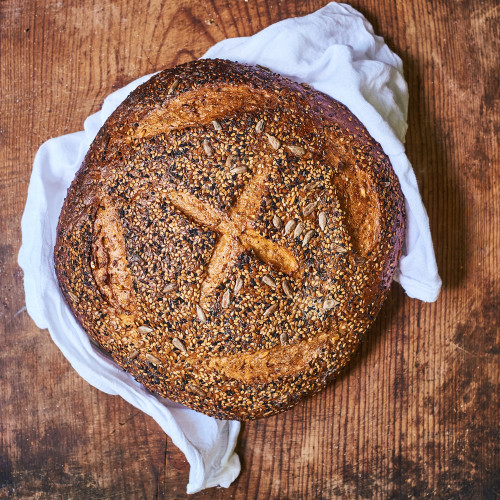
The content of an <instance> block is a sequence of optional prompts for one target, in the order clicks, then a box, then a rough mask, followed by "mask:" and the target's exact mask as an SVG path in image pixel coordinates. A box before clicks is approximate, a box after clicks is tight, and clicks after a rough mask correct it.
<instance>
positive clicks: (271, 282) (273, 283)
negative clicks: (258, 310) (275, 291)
mask: <svg viewBox="0 0 500 500" xmlns="http://www.w3.org/2000/svg"><path fill="white" fill-rule="evenodd" d="M262 281H263V282H264V283H265V284H266V285H269V286H270V287H273V288H274V287H275V286H276V281H274V280H273V279H272V278H271V276H268V275H267V274H266V276H264V277H263V278H262Z"/></svg>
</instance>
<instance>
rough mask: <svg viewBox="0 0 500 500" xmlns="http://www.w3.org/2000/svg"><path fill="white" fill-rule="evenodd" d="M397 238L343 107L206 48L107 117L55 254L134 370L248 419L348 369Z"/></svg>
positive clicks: (175, 392) (368, 153) (90, 319)
mask: <svg viewBox="0 0 500 500" xmlns="http://www.w3.org/2000/svg"><path fill="white" fill-rule="evenodd" d="M403 237H404V205H403V196H402V193H401V189H400V186H399V183H398V181H397V178H396V176H395V174H394V172H393V170H392V167H391V165H390V163H389V161H388V159H387V157H386V156H385V155H384V154H383V152H382V150H381V148H380V146H379V145H378V144H377V143H376V142H375V141H374V140H373V139H372V138H371V137H370V136H369V134H368V132H367V131H366V129H365V128H364V127H363V126H362V125H361V123H360V122H359V121H358V120H357V119H356V118H355V117H354V116H353V115H352V114H351V113H350V112H349V110H348V109H347V108H346V107H344V106H343V105H341V104H339V103H338V102H336V101H334V100H332V99H330V98H329V97H327V96H325V95H324V94H321V93H319V92H317V91H314V90H312V89H311V88H309V87H308V86H306V85H303V86H302V85H299V84H296V83H294V82H291V81H289V80H287V79H285V78H282V77H280V76H278V75H275V74H273V73H271V72H270V71H269V70H267V69H265V68H261V67H252V66H246V65H240V64H236V63H232V62H228V61H221V60H202V61H194V62H191V63H188V64H185V65H182V66H178V67H176V68H173V69H170V70H165V71H163V72H161V73H160V74H158V75H156V76H154V77H153V78H152V79H151V80H149V82H147V83H146V84H144V85H142V86H141V87H139V88H138V89H137V90H136V91H134V92H133V93H132V94H131V95H130V96H129V97H128V98H127V99H126V100H125V101H124V102H123V103H122V104H121V105H120V106H119V107H118V109H117V110H116V111H115V112H114V113H113V114H112V115H111V117H110V118H109V119H108V120H107V122H106V123H105V125H104V126H103V127H102V129H101V130H100V132H99V134H98V135H97V137H96V139H95V140H94V142H93V144H92V146H91V147H90V150H89V152H88V154H87V156H86V158H85V160H84V163H83V164H82V166H81V168H80V170H79V172H78V174H77V176H76V178H75V180H74V181H73V183H72V185H71V187H70V189H69V191H68V196H67V198H66V201H65V204H64V207H63V209H62V213H61V217H60V220H59V225H58V232H57V242H56V247H55V254H54V255H55V263H56V272H57V276H58V279H59V283H60V286H61V289H62V291H63V293H64V296H65V298H66V300H67V302H68V304H69V305H70V306H71V308H72V310H73V311H74V313H75V315H76V317H77V318H78V320H79V322H80V323H81V324H82V326H83V327H84V328H85V329H86V330H87V331H88V333H89V334H90V335H91V336H92V337H93V338H94V339H95V340H96V341H97V342H99V343H100V344H101V345H102V346H103V347H104V348H105V349H106V350H107V351H108V352H109V353H111V355H112V356H113V358H114V359H115V360H116V361H117V362H118V363H119V364H120V365H121V366H122V367H123V368H124V369H126V370H127V371H128V372H130V373H131V374H132V375H133V376H134V377H135V378H136V379H137V380H139V381H140V382H142V383H143V384H145V385H146V386H147V387H148V388H149V389H151V390H152V391H155V392H157V393H158V394H160V395H162V396H164V397H168V398H170V399H173V400H175V401H179V402H181V403H183V404H185V405H187V406H189V407H191V408H194V409H196V410H199V411H201V412H204V413H206V414H209V415H213V416H216V417H218V418H233V419H251V418H258V417H262V416H266V415H271V414H274V413H277V412H280V411H284V410H286V409H288V408H290V407H291V406H293V405H294V404H296V403H297V402H298V401H299V400H300V399H301V398H303V397H304V396H306V395H309V394H314V393H316V392H318V391H319V390H320V389H321V388H322V387H324V386H325V385H326V384H327V383H328V382H329V381H330V380H332V379H333V378H334V377H335V376H336V374H337V373H338V371H339V370H340V369H341V368H343V367H344V366H345V364H346V363H347V361H348V360H349V358H350V357H351V355H352V353H353V352H354V351H355V349H356V347H357V346H358V344H359V342H360V339H361V336H362V334H363V333H364V332H365V331H366V329H367V328H368V327H369V326H370V324H371V323H372V322H373V321H374V319H375V317H376V315H377V313H378V311H379V309H380V307H381V305H382V302H383V300H384V299H385V296H386V295H387V291H388V289H389V286H390V283H391V281H392V277H393V274H394V271H395V269H396V266H397V262H398V259H399V254H400V251H401V246H402V242H403Z"/></svg>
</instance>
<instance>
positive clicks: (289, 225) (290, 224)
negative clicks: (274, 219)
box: [285, 219, 297, 235]
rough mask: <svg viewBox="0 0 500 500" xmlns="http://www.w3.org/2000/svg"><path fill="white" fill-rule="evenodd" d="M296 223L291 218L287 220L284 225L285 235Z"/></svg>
mask: <svg viewBox="0 0 500 500" xmlns="http://www.w3.org/2000/svg"><path fill="white" fill-rule="evenodd" d="M296 224H297V223H296V222H295V221H294V220H293V219H292V220H289V221H288V222H287V223H286V225H285V235H287V234H289V233H290V232H291V231H293V230H294V229H295V225H296Z"/></svg>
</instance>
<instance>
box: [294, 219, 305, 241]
mask: <svg viewBox="0 0 500 500" xmlns="http://www.w3.org/2000/svg"><path fill="white" fill-rule="evenodd" d="M302 231H304V223H303V222H299V223H298V224H297V226H296V227H295V231H294V232H293V237H294V238H298V237H299V236H300V235H301V234H302Z"/></svg>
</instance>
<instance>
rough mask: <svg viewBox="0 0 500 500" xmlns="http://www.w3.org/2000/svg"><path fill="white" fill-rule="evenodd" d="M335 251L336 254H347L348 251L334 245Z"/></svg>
mask: <svg viewBox="0 0 500 500" xmlns="http://www.w3.org/2000/svg"><path fill="white" fill-rule="evenodd" d="M333 249H334V250H335V252H337V253H346V252H347V249H346V248H344V247H342V246H340V245H333Z"/></svg>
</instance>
